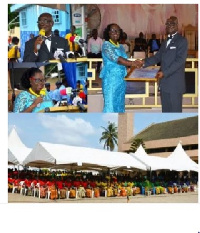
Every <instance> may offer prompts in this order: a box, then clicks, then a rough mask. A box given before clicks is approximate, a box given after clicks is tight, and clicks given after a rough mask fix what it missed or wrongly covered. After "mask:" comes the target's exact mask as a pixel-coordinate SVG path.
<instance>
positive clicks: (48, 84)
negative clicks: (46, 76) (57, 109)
mask: <svg viewBox="0 0 200 233" xmlns="http://www.w3.org/2000/svg"><path fill="white" fill-rule="evenodd" d="M45 88H46V90H47V92H48V93H49V97H50V98H51V99H52V93H53V91H51V84H50V83H45Z"/></svg>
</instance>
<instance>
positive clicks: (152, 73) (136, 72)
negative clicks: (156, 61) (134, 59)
mask: <svg viewBox="0 0 200 233" xmlns="http://www.w3.org/2000/svg"><path fill="white" fill-rule="evenodd" d="M159 69H160V67H156V66H150V67H147V68H140V69H135V68H132V69H131V70H130V72H128V75H127V76H126V78H125V80H127V81H156V75H157V73H158V71H159Z"/></svg>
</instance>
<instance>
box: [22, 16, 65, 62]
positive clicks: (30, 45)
mask: <svg viewBox="0 0 200 233" xmlns="http://www.w3.org/2000/svg"><path fill="white" fill-rule="evenodd" d="M37 23H38V28H39V31H40V32H41V30H42V29H43V30H45V35H38V36H36V37H34V38H32V39H30V40H28V41H27V42H26V43H25V51H24V58H23V61H24V62H45V61H49V60H54V59H55V57H54V53H55V51H57V50H58V49H59V50H61V49H62V52H63V54H64V55H65V53H66V52H67V51H68V50H69V48H68V43H67V41H66V40H65V39H64V38H62V37H60V36H55V35H54V34H53V33H52V27H53V25H54V21H53V17H52V15H51V14H49V13H42V14H41V15H40V16H39V17H38V22H37ZM40 32H39V34H40Z"/></svg>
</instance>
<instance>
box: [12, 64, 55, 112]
mask: <svg viewBox="0 0 200 233" xmlns="http://www.w3.org/2000/svg"><path fill="white" fill-rule="evenodd" d="M44 84H45V78H44V75H43V73H42V71H41V70H40V69H38V68H30V69H28V70H26V71H25V72H24V74H23V75H22V78H21V85H22V87H23V88H24V89H25V91H22V92H21V93H20V94H19V95H18V96H17V97H16V99H15V102H14V110H13V111H14V112H16V113H20V112H25V113H28V112H39V111H41V110H43V109H45V108H46V107H52V106H53V102H52V100H51V98H50V97H49V94H48V92H47V91H46V90H45V88H44Z"/></svg>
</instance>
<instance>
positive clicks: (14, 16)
mask: <svg viewBox="0 0 200 233" xmlns="http://www.w3.org/2000/svg"><path fill="white" fill-rule="evenodd" d="M12 5H13V4H8V23H10V22H11V21H12V20H13V19H14V18H16V17H17V16H18V15H19V13H18V12H10V7H11V6H12ZM15 26H16V25H10V27H9V28H10V29H12V28H14V27H15Z"/></svg>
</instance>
